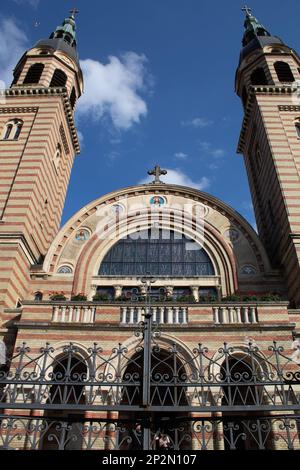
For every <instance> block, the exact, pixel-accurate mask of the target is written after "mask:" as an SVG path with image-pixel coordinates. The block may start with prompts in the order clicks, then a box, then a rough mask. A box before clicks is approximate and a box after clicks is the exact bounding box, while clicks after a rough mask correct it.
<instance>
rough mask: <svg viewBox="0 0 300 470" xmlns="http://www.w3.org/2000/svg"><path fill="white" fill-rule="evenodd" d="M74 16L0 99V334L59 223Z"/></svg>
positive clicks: (25, 63)
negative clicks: (8, 313) (7, 309)
mask: <svg viewBox="0 0 300 470" xmlns="http://www.w3.org/2000/svg"><path fill="white" fill-rule="evenodd" d="M75 13H76V11H72V12H71V15H70V16H69V17H68V18H66V19H65V20H64V22H63V24H62V25H60V26H58V27H57V28H56V30H55V31H54V32H53V33H52V34H51V35H50V38H49V39H45V40H40V41H39V42H38V43H37V44H35V46H33V48H31V49H30V50H28V51H27V52H25V54H24V55H23V57H21V59H20V61H19V62H18V64H17V65H16V67H15V70H14V79H13V82H12V84H11V86H10V87H9V88H7V89H6V90H5V91H4V92H3V93H2V95H1V96H0V268H1V269H0V328H1V325H2V328H3V325H4V326H5V324H6V322H7V321H9V318H8V317H7V316H6V314H5V308H10V309H11V308H14V307H16V305H17V303H18V300H19V299H23V298H26V296H27V290H28V283H29V272H30V267H31V266H32V265H39V264H40V263H41V261H42V260H43V257H44V256H45V254H46V252H47V250H48V248H49V246H50V243H51V242H52V240H53V238H54V237H55V235H56V233H57V231H58V229H59V227H60V222H61V215H62V210H63V206H64V202H65V197H66V192H67V188H68V184H69V178H70V174H71V170H72V166H73V161H74V157H75V155H76V154H78V153H79V151H80V148H79V142H78V136H77V132H76V128H75V124H74V110H75V107H76V102H77V100H78V99H79V98H80V96H81V94H82V91H83V78H82V72H81V69H80V65H79V59H78V54H77V50H76V25H75Z"/></svg>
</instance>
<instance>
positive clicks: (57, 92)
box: [0, 86, 80, 155]
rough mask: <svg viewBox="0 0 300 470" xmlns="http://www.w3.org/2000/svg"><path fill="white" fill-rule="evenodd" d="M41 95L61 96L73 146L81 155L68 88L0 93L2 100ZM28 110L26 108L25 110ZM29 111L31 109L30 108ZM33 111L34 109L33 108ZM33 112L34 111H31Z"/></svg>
mask: <svg viewBox="0 0 300 470" xmlns="http://www.w3.org/2000/svg"><path fill="white" fill-rule="evenodd" d="M41 95H57V96H61V97H62V99H63V104H64V112H65V115H66V118H67V122H68V126H69V130H70V134H71V138H72V142H73V146H74V149H75V153H76V154H77V155H79V153H80V144H79V139H78V135H77V130H76V127H75V122H74V117H73V110H72V107H71V103H70V98H69V96H68V93H67V89H66V88H55V87H51V88H50V87H49V88H32V87H30V88H29V87H23V86H22V87H15V88H14V87H13V88H8V89H6V90H2V91H1V92H0V98H1V97H3V98H5V96H41ZM4 109H13V107H10V106H9V107H6V108H5V107H4ZM24 109H26V108H24ZM27 109H30V108H29V107H28V108H27ZM31 109H34V108H33V107H32V108H31ZM31 112H33V111H31Z"/></svg>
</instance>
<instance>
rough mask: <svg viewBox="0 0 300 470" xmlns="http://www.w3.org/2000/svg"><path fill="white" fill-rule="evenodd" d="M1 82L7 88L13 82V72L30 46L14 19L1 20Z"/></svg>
mask: <svg viewBox="0 0 300 470" xmlns="http://www.w3.org/2000/svg"><path fill="white" fill-rule="evenodd" d="M0 44H1V47H0V80H1V81H2V82H4V83H5V86H6V87H9V86H10V83H11V81H12V72H13V69H14V67H15V66H16V64H17V62H18V61H19V59H20V58H21V56H22V55H23V54H24V51H25V50H26V48H27V45H28V38H27V36H26V34H25V33H24V32H23V31H22V30H21V29H20V28H19V26H18V25H17V23H16V22H15V20H13V19H12V18H2V19H1V20H0Z"/></svg>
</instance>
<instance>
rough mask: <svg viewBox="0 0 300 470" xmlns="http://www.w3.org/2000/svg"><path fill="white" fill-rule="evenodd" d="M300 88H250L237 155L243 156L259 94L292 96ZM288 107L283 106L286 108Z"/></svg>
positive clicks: (294, 86)
mask: <svg viewBox="0 0 300 470" xmlns="http://www.w3.org/2000/svg"><path fill="white" fill-rule="evenodd" d="M299 89H300V87H299V86H298V85H282V86H276V85H274V86H269V85H268V86H251V87H250V88H249V97H248V101H247V105H246V108H245V114H244V119H243V123H242V130H241V133H240V138H239V142H238V147H237V153H240V154H243V153H244V150H245V144H246V139H245V134H246V131H247V127H248V124H249V120H250V117H251V114H252V113H251V112H252V108H253V103H254V97H255V96H256V95H258V94H263V95H268V94H278V95H291V94H293V93H295V92H297V93H299ZM285 107H286V106H283V108H285ZM282 111H289V110H286V109H282Z"/></svg>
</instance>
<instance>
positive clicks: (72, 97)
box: [70, 87, 77, 109]
mask: <svg viewBox="0 0 300 470" xmlns="http://www.w3.org/2000/svg"><path fill="white" fill-rule="evenodd" d="M76 98H77V97H76V91H75V87H73V88H72V92H71V96H70V103H71V106H72V109H74V106H75V103H76Z"/></svg>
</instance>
